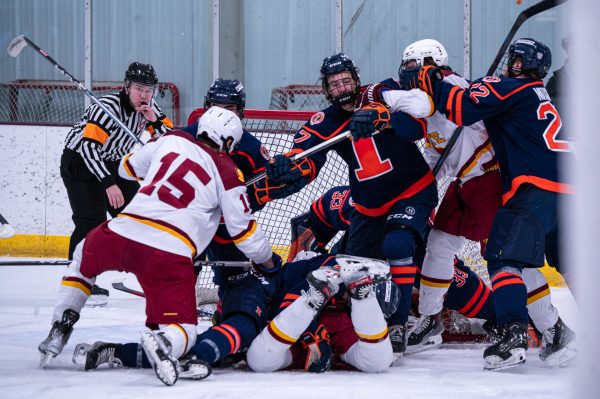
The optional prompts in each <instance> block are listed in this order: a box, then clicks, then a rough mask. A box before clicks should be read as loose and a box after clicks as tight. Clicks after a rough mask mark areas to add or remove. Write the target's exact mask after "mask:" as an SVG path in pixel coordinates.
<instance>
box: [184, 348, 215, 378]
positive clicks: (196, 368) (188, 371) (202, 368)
mask: <svg viewBox="0 0 600 399" xmlns="http://www.w3.org/2000/svg"><path fill="white" fill-rule="evenodd" d="M211 374H212V367H211V365H210V364H209V363H208V362H207V361H205V360H202V359H198V358H197V357H196V355H194V354H193V353H188V354H186V355H184V356H182V357H181V358H180V359H179V378H182V379H189V380H202V379H204V378H206V377H208V376H209V375H211Z"/></svg>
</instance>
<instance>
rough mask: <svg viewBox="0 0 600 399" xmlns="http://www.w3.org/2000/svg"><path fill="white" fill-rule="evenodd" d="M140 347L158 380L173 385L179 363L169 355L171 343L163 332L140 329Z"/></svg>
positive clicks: (177, 375) (177, 376)
mask: <svg viewBox="0 0 600 399" xmlns="http://www.w3.org/2000/svg"><path fill="white" fill-rule="evenodd" d="M142 348H144V352H146V356H148V360H149V361H150V364H152V367H154V372H155V373H156V376H157V377H158V379H159V380H161V381H162V382H163V383H164V384H165V385H173V384H175V383H176V382H177V379H178V378H179V371H178V369H179V364H178V362H177V359H174V358H173V357H172V356H171V343H170V342H169V340H168V339H167V338H166V337H165V336H164V334H161V333H157V332H154V331H151V330H145V331H142Z"/></svg>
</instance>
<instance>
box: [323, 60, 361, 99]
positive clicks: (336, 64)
mask: <svg viewBox="0 0 600 399" xmlns="http://www.w3.org/2000/svg"><path fill="white" fill-rule="evenodd" d="M341 72H349V73H350V76H351V77H352V79H353V80H354V83H353V84H354V87H353V88H350V89H349V90H347V91H345V92H343V93H340V94H338V95H335V96H334V95H332V94H331V87H330V82H329V79H328V77H329V76H332V75H335V74H338V73H341ZM321 84H322V85H323V90H324V91H325V97H326V98H327V100H329V101H330V102H332V103H333V104H336V105H339V106H342V105H346V104H354V103H355V102H356V97H357V96H358V95H359V93H360V75H359V74H358V68H356V66H355V65H354V62H352V60H351V59H350V58H349V57H348V56H347V55H346V54H344V53H338V54H334V55H332V56H329V57H327V58H325V59H324V60H323V64H322V65H321Z"/></svg>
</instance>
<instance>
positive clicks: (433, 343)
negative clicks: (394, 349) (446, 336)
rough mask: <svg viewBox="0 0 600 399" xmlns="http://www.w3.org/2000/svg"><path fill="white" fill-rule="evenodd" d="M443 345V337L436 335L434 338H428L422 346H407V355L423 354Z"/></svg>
mask: <svg viewBox="0 0 600 399" xmlns="http://www.w3.org/2000/svg"><path fill="white" fill-rule="evenodd" d="M441 344H442V335H441V334H438V335H434V336H432V337H428V338H427V339H425V341H423V342H422V343H421V344H418V345H407V346H406V354H407V355H414V354H415V353H421V352H425V351H428V350H430V349H434V348H437V347H438V346H440V345H441Z"/></svg>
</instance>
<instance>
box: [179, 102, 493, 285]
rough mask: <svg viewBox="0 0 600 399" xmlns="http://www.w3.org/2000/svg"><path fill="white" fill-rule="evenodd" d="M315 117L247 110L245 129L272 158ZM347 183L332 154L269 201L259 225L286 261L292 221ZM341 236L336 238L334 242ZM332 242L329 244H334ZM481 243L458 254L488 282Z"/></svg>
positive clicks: (205, 279)
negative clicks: (311, 175)
mask: <svg viewBox="0 0 600 399" xmlns="http://www.w3.org/2000/svg"><path fill="white" fill-rule="evenodd" d="M202 112H203V111H202V110H196V111H194V112H193V113H192V115H190V118H189V119H188V123H192V122H194V121H195V120H196V119H197V118H198V117H199V116H200V115H201V114H202ZM311 115H312V112H292V111H274V110H263V111H259V110H246V111H245V114H244V119H243V124H244V127H245V128H246V129H247V130H248V131H250V133H251V134H253V135H254V136H256V137H257V138H258V139H260V140H261V142H262V143H263V144H264V145H265V146H266V148H267V149H268V150H269V152H270V154H271V156H273V155H275V154H282V153H285V152H287V151H289V150H290V149H291V147H292V145H293V137H294V134H295V133H296V131H297V130H298V128H299V127H300V126H302V125H303V124H304V123H305V122H306V121H307V120H308V119H309V118H310V116H311ZM449 183H450V179H445V180H443V181H441V182H440V184H439V196H440V199H441V198H442V197H443V194H444V192H445V190H446V188H447V186H448V184H449ZM346 184H348V167H347V165H346V163H345V162H344V161H343V160H342V159H341V158H340V157H339V156H338V155H337V154H336V153H335V152H333V151H330V152H329V153H328V155H327V163H326V164H325V165H324V166H323V168H322V169H321V171H320V173H319V176H318V177H317V179H315V181H313V182H312V183H311V184H309V185H308V186H307V187H305V188H303V189H302V190H301V191H300V192H298V193H296V194H294V195H292V196H290V197H288V198H286V199H283V200H276V201H273V202H270V203H269V204H267V205H266V206H265V208H263V209H262V210H261V211H260V212H257V213H256V214H255V216H256V218H257V220H258V223H259V225H260V227H261V228H262V230H263V231H264V232H265V234H266V235H267V236H268V237H269V240H270V242H271V244H272V245H273V249H274V250H275V251H277V252H278V253H279V254H280V255H282V257H283V258H284V259H286V258H287V255H288V253H289V246H290V241H291V232H290V218H292V217H294V216H297V215H300V214H302V213H305V212H307V211H308V210H309V208H310V205H311V203H312V202H313V201H314V200H316V199H317V198H319V197H320V196H321V195H323V194H324V193H325V192H326V191H327V190H328V189H330V188H332V187H334V186H339V185H346ZM337 238H339V237H336V238H334V240H332V243H334V242H335V241H336V239H337ZM332 243H330V244H332ZM479 252H480V249H479V244H478V243H475V242H472V241H467V242H466V243H465V245H463V247H462V248H461V250H460V251H459V253H458V257H459V258H461V259H463V260H464V261H465V263H466V264H467V265H468V266H470V267H471V268H472V269H473V270H475V272H476V273H478V274H479V275H480V276H482V277H483V278H484V279H486V280H488V278H487V272H486V268H485V264H484V261H483V259H482V258H481V255H480V253H479ZM203 273H205V274H204V275H202V276H201V278H200V279H199V285H200V286H201V287H211V286H212V281H211V279H212V273H211V272H209V271H205V272H203Z"/></svg>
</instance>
